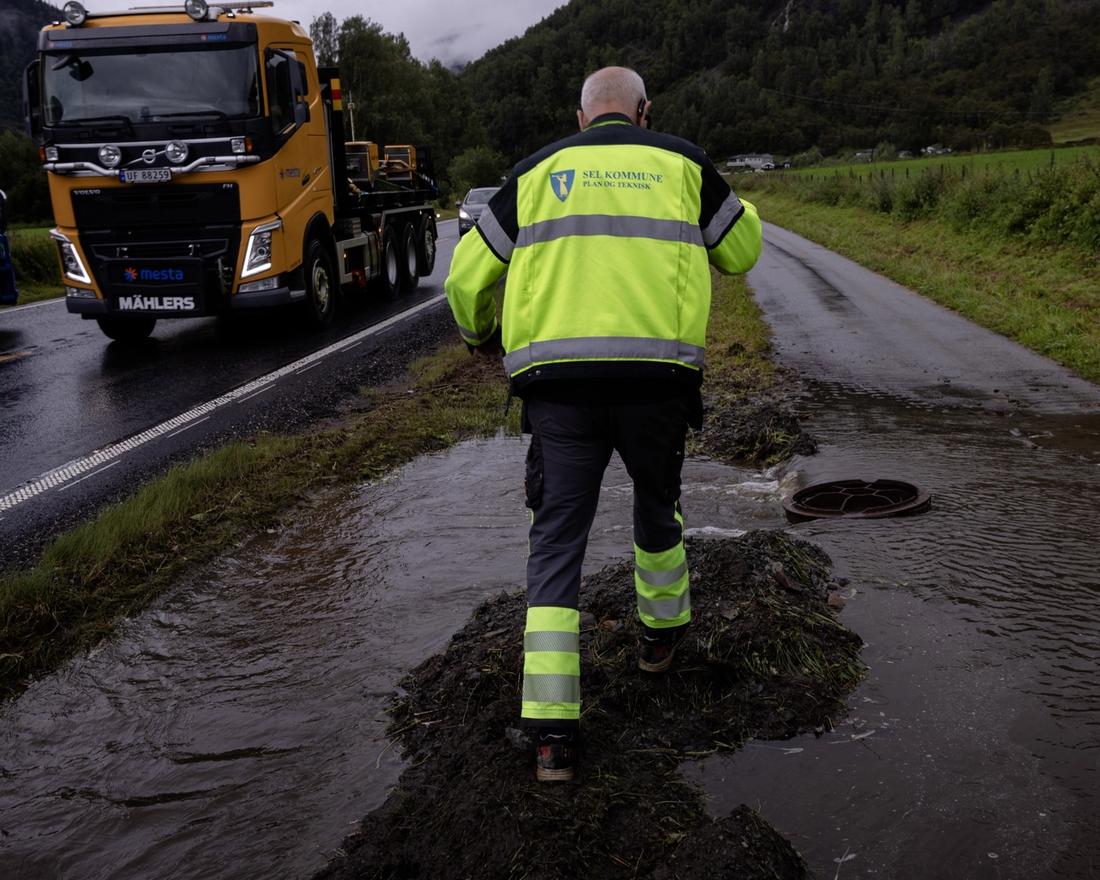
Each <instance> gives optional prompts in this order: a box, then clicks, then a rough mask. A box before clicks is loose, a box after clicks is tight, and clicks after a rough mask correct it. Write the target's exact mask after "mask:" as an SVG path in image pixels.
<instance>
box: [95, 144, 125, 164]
mask: <svg viewBox="0 0 1100 880" xmlns="http://www.w3.org/2000/svg"><path fill="white" fill-rule="evenodd" d="M99 161H100V164H101V165H103V167H104V168H114V167H115V166H116V165H117V164H118V163H119V162H121V161H122V150H120V149H119V148H118V147H116V146H115V145H114V144H104V145H103V146H102V147H100V148H99Z"/></svg>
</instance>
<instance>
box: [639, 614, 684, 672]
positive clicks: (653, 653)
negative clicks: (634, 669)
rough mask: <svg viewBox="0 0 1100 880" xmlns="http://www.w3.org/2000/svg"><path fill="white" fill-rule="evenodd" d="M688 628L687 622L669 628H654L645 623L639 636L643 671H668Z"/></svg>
mask: <svg viewBox="0 0 1100 880" xmlns="http://www.w3.org/2000/svg"><path fill="white" fill-rule="evenodd" d="M687 628H688V624H686V623H685V624H684V625H683V626H674V627H669V628H668V629H653V628H652V627H648V626H646V625H645V624H644V623H643V624H642V634H641V635H640V636H639V637H638V668H639V669H641V670H642V671H643V672H666V671H668V668H669V667H670V666H671V665H672V658H673V657H674V656H675V655H676V648H677V647H679V645H680V642H682V641H683V640H684V636H685V635H686V634H687Z"/></svg>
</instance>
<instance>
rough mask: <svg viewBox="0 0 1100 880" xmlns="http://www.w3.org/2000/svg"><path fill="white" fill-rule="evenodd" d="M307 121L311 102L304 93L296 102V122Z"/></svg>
mask: <svg viewBox="0 0 1100 880" xmlns="http://www.w3.org/2000/svg"><path fill="white" fill-rule="evenodd" d="M307 122H309V104H307V103H306V99H305V98H304V97H303V96H302V95H299V96H298V100H297V102H296V103H295V104H294V124H295V125H305V124H306V123H307Z"/></svg>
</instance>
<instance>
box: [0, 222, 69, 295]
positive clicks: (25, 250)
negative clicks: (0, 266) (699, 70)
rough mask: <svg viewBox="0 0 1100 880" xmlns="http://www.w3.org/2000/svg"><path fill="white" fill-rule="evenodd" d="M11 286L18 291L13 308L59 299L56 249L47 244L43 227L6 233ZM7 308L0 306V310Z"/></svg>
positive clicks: (46, 228)
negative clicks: (11, 265) (12, 267)
mask: <svg viewBox="0 0 1100 880" xmlns="http://www.w3.org/2000/svg"><path fill="white" fill-rule="evenodd" d="M7 234H8V240H9V241H10V242H11V256H12V262H13V263H14V264H15V285H16V287H17V288H18V289H19V302H18V303H17V305H26V304H27V303H29V302H35V301H37V300H40V299H53V298H54V297H58V296H61V295H62V293H63V291H62V289H61V279H60V275H59V270H58V265H57V246H56V245H55V244H54V243H53V242H52V241H50V228H49V227H46V226H12V227H10V228H9V229H8V233H7ZM3 308H11V306H0V309H3Z"/></svg>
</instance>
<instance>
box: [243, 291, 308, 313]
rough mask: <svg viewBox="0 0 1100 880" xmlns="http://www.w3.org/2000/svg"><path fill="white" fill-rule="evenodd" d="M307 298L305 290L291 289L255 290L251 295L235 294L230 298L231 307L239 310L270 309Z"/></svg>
mask: <svg viewBox="0 0 1100 880" xmlns="http://www.w3.org/2000/svg"><path fill="white" fill-rule="evenodd" d="M305 298H306V292H305V291H304V290H292V289H291V288H289V287H276V288H274V289H273V290H254V291H251V292H249V293H235V294H233V296H231V297H229V307H230V308H231V309H233V310H234V311H236V310H239V309H269V308H271V307H272V306H287V305H290V304H291V303H296V302H301V301H302V300H304V299H305Z"/></svg>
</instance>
